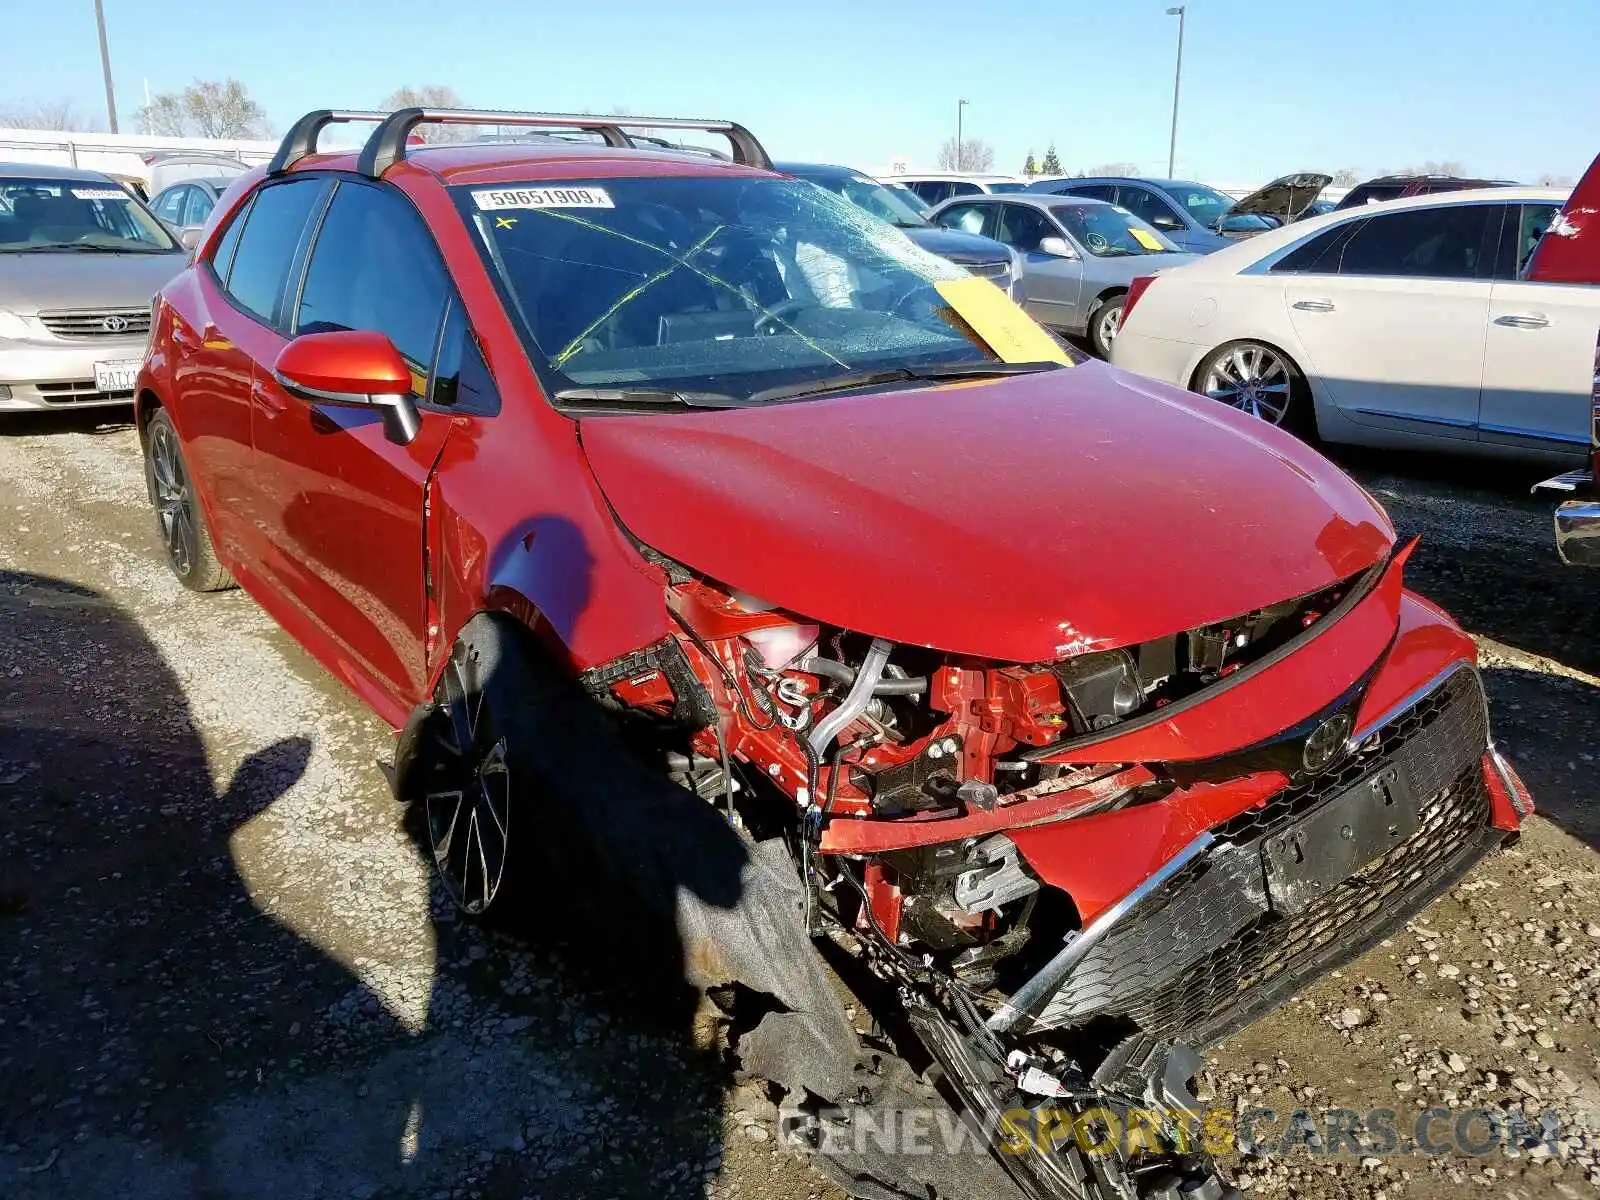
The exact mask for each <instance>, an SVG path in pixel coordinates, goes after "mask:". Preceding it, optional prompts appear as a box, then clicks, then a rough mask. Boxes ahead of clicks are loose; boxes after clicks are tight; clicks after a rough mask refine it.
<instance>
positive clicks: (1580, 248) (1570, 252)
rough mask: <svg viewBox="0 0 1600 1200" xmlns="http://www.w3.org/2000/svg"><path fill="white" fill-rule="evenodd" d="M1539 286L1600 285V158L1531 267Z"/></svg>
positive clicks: (1536, 252)
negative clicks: (1566, 284) (1557, 284)
mask: <svg viewBox="0 0 1600 1200" xmlns="http://www.w3.org/2000/svg"><path fill="white" fill-rule="evenodd" d="M1528 278H1529V279H1530V280H1532V281H1534V282H1536V283H1589V284H1600V158H1596V159H1595V160H1594V162H1592V163H1590V164H1589V170H1588V171H1587V172H1586V173H1585V174H1584V177H1583V178H1582V179H1581V180H1579V182H1578V186H1577V187H1576V188H1574V189H1573V190H1572V195H1571V196H1569V197H1568V198H1567V203H1566V206H1565V207H1564V208H1563V209H1562V210H1561V215H1560V216H1559V217H1557V218H1556V219H1555V221H1553V222H1551V225H1550V228H1549V230H1547V231H1546V233H1545V235H1544V237H1543V238H1541V239H1540V240H1539V245H1538V246H1537V247H1536V248H1535V250H1534V252H1533V258H1532V259H1531V260H1530V261H1529V263H1528Z"/></svg>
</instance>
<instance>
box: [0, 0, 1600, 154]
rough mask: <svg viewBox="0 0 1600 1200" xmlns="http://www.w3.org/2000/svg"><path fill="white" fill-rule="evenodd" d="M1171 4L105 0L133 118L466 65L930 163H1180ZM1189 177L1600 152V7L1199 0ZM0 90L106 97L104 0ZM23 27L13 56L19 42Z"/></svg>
mask: <svg viewBox="0 0 1600 1200" xmlns="http://www.w3.org/2000/svg"><path fill="white" fill-rule="evenodd" d="M1169 3H1170V0H1051V2H1049V3H1045V2H1044V0H964V2H959V3H958V2H957V0H917V2H916V3H908V2H904V0H901V2H899V3H893V4H891V3H888V2H886V0H804V2H802V3H792V4H782V5H778V4H762V3H750V2H748V0H746V2H739V3H728V2H721V0H718V2H712V0H679V2H678V3H673V4H667V3H661V2H659V0H609V2H608V3H605V4H592V3H591V4H584V3H565V4H557V3H550V2H549V0H544V2H538V0H523V2H521V3H498V4H497V3H490V2H486V0H478V2H477V3H472V4H460V3H458V4H451V3H446V2H444V0H364V2H362V3H354V2H351V0H319V2H313V0H216V2H215V3H209V4H208V3H201V4H198V5H197V4H196V3H195V2H194V0H183V2H181V3H180V2H179V0H104V4H105V9H106V22H107V26H108V29H109V33H110V40H111V53H112V67H113V70H114V73H115V76H116V84H117V99H118V108H119V112H120V113H121V114H122V116H123V121H124V129H128V128H130V127H131V126H132V117H133V113H134V111H135V110H136V109H137V108H138V106H139V104H140V103H142V101H143V85H144V81H145V80H148V81H149V85H150V87H151V88H152V89H153V90H155V91H163V90H172V89H177V88H181V87H183V86H184V85H185V84H187V83H189V82H191V81H193V80H194V79H196V78H221V77H226V76H230V75H231V76H233V77H236V78H238V79H239V80H240V81H242V82H243V83H244V84H245V86H246V87H247V88H248V89H249V90H250V92H251V94H252V95H254V96H255V98H256V99H257V100H258V101H259V102H260V103H261V104H262V105H263V106H264V107H265V108H266V110H267V113H268V115H269V118H270V120H271V121H272V122H273V124H274V125H275V127H276V128H277V130H278V131H281V130H282V129H283V128H285V127H286V126H287V125H288V124H289V123H290V122H291V121H293V119H294V118H295V117H296V116H298V115H299V114H300V113H301V112H302V111H304V110H305V109H308V108H314V107H320V106H325V105H326V106H335V107H339V106H352V107H365V106H369V105H373V104H376V103H377V102H378V101H379V100H380V99H381V98H382V97H383V96H384V95H385V94H386V93H388V92H389V91H391V90H392V89H393V88H395V87H397V86H399V85H401V84H408V83H410V84H421V83H443V84H449V85H450V86H452V87H454V88H455V89H456V90H457V91H458V92H460V93H461V95H462V96H463V97H465V99H466V100H467V101H468V102H470V103H472V104H475V105H479V106H482V107H487V108H532V109H541V110H554V111H578V110H590V111H601V112H610V111H613V110H614V109H616V108H619V107H621V108H626V109H627V110H628V111H630V112H634V113H648V114H652V115H684V116H712V117H730V118H733V119H735V120H739V121H742V122H743V123H745V124H746V125H748V126H750V128H751V129H752V130H754V131H755V133H756V134H757V136H758V137H760V138H761V139H762V141H763V142H764V143H765V144H766V145H767V147H768V149H769V150H770V151H771V152H772V153H773V155H774V157H777V158H791V159H814V160H830V161H835V162H844V163H848V164H850V165H854V166H859V167H862V168H864V169H869V170H870V169H874V168H877V167H880V166H882V165H883V164H884V163H886V162H888V161H890V160H891V159H892V158H905V159H908V160H909V161H910V162H911V163H912V164H913V165H923V166H932V165H933V163H934V159H935V156H936V155H937V152H938V147H939V145H940V143H941V142H942V141H943V140H944V139H945V138H947V137H949V136H951V135H952V134H953V133H954V130H955V113H956V101H957V100H958V99H960V98H965V99H967V100H969V101H971V104H970V105H969V107H968V108H967V110H966V118H965V121H966V129H967V132H968V134H969V135H970V136H975V137H980V138H983V139H984V140H986V141H987V142H989V143H990V144H991V145H992V146H993V147H994V149H995V152H996V167H995V169H997V170H1004V171H1016V170H1018V169H1020V168H1021V166H1022V162H1023V159H1024V157H1025V156H1026V154H1027V153H1028V152H1029V151H1030V150H1032V151H1033V152H1034V153H1035V154H1039V155H1042V154H1043V151H1044V149H1045V147H1046V145H1047V144H1049V143H1050V142H1051V141H1054V142H1055V144H1056V147H1057V150H1058V152H1059V154H1060V155H1061V159H1062V162H1063V164H1064V165H1065V166H1066V168H1067V169H1068V170H1069V171H1071V170H1074V169H1079V168H1084V167H1090V166H1094V165H1096V164H1100V163H1105V162H1115V161H1126V162H1133V163H1137V164H1138V165H1139V166H1140V168H1141V169H1143V170H1145V171H1147V172H1155V171H1158V170H1163V169H1164V167H1165V162H1166V152H1167V134H1168V120H1169V117H1170V105H1171V88H1172V64H1173V56H1174V46H1175V40H1176V33H1177V19H1176V18H1175V17H1169V16H1166V15H1165V9H1166V8H1167V7H1168V6H1169ZM1188 8H1189V18H1188V24H1187V35H1186V42H1185V48H1184V88H1183V101H1182V107H1181V111H1180V116H1179V129H1178V173H1179V174H1181V175H1189V176H1192V177H1200V178H1205V179H1210V180H1213V181H1219V182H1243V183H1248V182H1259V181H1262V180H1265V179H1267V178H1270V177H1271V176H1273V175H1277V174H1282V173H1284V172H1286V171H1292V170H1302V169H1326V170H1329V171H1334V170H1337V169H1338V168H1341V167H1353V168H1355V169H1356V170H1357V171H1358V172H1360V173H1362V174H1364V175H1370V174H1376V173H1377V172H1379V171H1380V170H1384V169H1390V168H1395V167H1402V166H1408V165H1415V164H1420V163H1421V162H1423V161H1426V160H1434V161H1447V160H1450V161H1457V162H1460V163H1462V164H1463V165H1464V166H1465V167H1466V168H1467V169H1468V170H1469V171H1471V172H1473V173H1481V174H1485V175H1503V176H1508V177H1511V178H1517V179H1522V180H1526V181H1530V182H1531V181H1533V180H1535V179H1537V177H1538V176H1540V175H1542V174H1545V173H1551V174H1556V175H1572V176H1576V175H1579V174H1581V173H1582V171H1583V169H1584V168H1585V167H1586V166H1587V165H1588V163H1589V161H1590V160H1591V159H1592V158H1593V157H1594V156H1595V154H1596V153H1600V67H1597V63H1596V60H1595V49H1596V47H1600V3H1597V0H1540V2H1539V3H1537V4H1535V5H1532V6H1522V5H1511V4H1506V3H1504V2H1503V0H1323V2H1319V3H1314V4H1313V3H1305V2H1300V3H1296V2H1295V0H1289V2H1288V3H1282V4H1272V3H1263V2H1262V0H1189V4H1188ZM0 9H5V10H8V11H6V12H5V14H4V18H3V20H0V25H3V26H4V27H5V29H6V32H7V39H6V40H7V44H8V49H10V50H12V51H13V53H10V54H8V55H7V56H6V57H7V63H6V71H5V73H4V75H3V76H0V105H5V104H8V103H25V102H28V101H32V100H51V101H54V100H70V101H72V102H74V103H75V104H77V105H78V107H79V109H80V111H83V112H92V113H102V112H103V101H102V99H101V84H100V74H99V59H98V53H97V48H96V43H95V30H94V17H93V3H92V0H53V2H52V3H49V4H38V3H31V4H30V3H25V2H24V0H0ZM19 51H20V52H19Z"/></svg>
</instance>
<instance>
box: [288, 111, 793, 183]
mask: <svg viewBox="0 0 1600 1200" xmlns="http://www.w3.org/2000/svg"><path fill="white" fill-rule="evenodd" d="M319 115H323V114H318V113H308V114H307V115H306V116H304V117H301V118H300V120H299V121H298V122H297V123H296V124H295V128H294V129H293V130H290V132H289V137H286V138H284V148H287V147H288V145H289V140H290V138H292V137H294V135H295V132H296V131H297V130H299V129H300V127H301V126H302V125H304V124H306V123H307V122H308V121H310V120H311V119H312V118H313V117H316V116H319ZM341 118H342V119H346V120H371V119H372V116H371V114H362V115H360V116H359V117H357V116H349V115H347V114H326V115H325V119H324V120H323V121H322V122H321V124H318V125H316V126H315V127H314V129H313V136H312V145H313V146H314V145H315V144H316V139H315V130H320V129H321V128H322V125H323V124H326V123H327V121H328V120H338V119H341ZM380 119H381V120H382V122H383V123H382V124H381V125H379V126H378V128H377V129H376V130H374V131H373V133H372V136H371V137H369V138H368V139H367V144H366V145H365V146H363V147H362V149H361V157H360V159H359V160H358V161H357V166H356V169H357V170H359V171H360V172H361V173H362V174H364V175H370V176H372V177H373V178H374V179H377V178H381V177H382V175H383V173H384V172H385V171H387V170H388V169H389V168H390V167H392V166H394V164H395V163H397V162H399V161H400V160H401V159H403V158H405V156H406V140H407V138H408V137H409V136H410V134H411V131H412V130H413V129H415V128H416V127H417V126H418V125H422V124H433V125H528V126H535V127H543V128H553V129H584V130H589V131H591V132H594V133H598V134H599V135H600V136H601V137H602V138H603V139H605V143H606V145H608V146H613V147H615V148H617V149H619V150H627V149H632V148H633V146H634V144H633V141H632V139H630V138H629V137H628V135H627V134H626V133H625V132H624V131H623V127H624V126H626V127H627V128H629V129H698V130H702V131H704V132H706V133H720V134H722V135H723V136H724V137H725V138H727V139H728V141H729V143H731V144H732V146H733V161H734V162H736V163H742V164H743V165H745V166H748V167H759V168H761V169H762V170H767V171H770V170H771V169H772V159H770V158H768V157H767V152H766V150H764V149H763V148H762V146H761V143H760V142H758V141H756V139H755V135H754V134H752V133H751V132H750V131H749V130H748V129H746V128H745V127H744V126H743V125H739V124H736V123H734V122H733V121H697V120H690V119H688V118H685V117H634V116H627V117H596V116H590V115H587V114H584V113H525V112H497V111H495V110H493V109H474V108H401V109H397V110H395V111H394V112H392V113H389V114H388V115H387V116H382V117H380ZM283 153H284V149H282V148H280V149H279V151H278V154H279V156H280V157H282V155H283ZM307 153H309V151H307ZM290 161H293V160H292V159H291V160H290ZM273 162H274V164H276V162H277V159H274V160H273Z"/></svg>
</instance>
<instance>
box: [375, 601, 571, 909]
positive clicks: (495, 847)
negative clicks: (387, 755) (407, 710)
mask: <svg viewBox="0 0 1600 1200" xmlns="http://www.w3.org/2000/svg"><path fill="white" fill-rule="evenodd" d="M518 632H519V631H517V630H515V629H513V628H511V623H510V622H509V621H508V620H506V619H504V618H501V617H496V616H491V615H489V614H486V613H485V614H479V615H478V616H476V617H474V618H473V619H472V620H471V621H469V622H467V624H466V625H465V626H464V627H463V628H462V630H461V633H460V636H459V637H457V639H456V642H455V644H454V645H453V646H452V647H451V649H450V658H449V661H447V662H446V663H445V667H444V671H443V673H442V675H441V676H440V679H439V684H438V687H437V688H436V689H435V691H434V697H433V703H432V705H431V707H430V708H429V709H427V710H426V711H424V712H423V713H421V714H419V718H418V719H417V720H415V721H414V722H413V724H412V725H411V726H408V728H407V730H406V732H405V733H404V734H402V742H410V746H409V747H408V748H407V749H408V755H407V757H408V759H409V766H408V769H407V770H406V772H405V778H404V780H403V782H402V788H401V799H403V800H406V801H408V802H410V803H412V804H413V805H415V806H416V815H417V816H418V817H419V818H420V826H421V832H422V833H423V834H424V836H425V837H426V841H427V848H428V854H429V857H430V858H431V859H432V860H433V865H434V869H435V870H436V872H437V873H438V875H439V880H440V882H441V883H442V884H443V885H444V890H445V893H446V894H447V895H448V896H449V897H450V899H451V901H452V902H453V903H454V904H455V906H456V907H457V908H458V909H460V910H461V912H463V913H465V914H467V915H468V916H472V917H480V916H483V915H484V913H485V912H487V911H488V909H489V908H490V906H491V905H494V904H495V903H496V901H497V900H498V901H499V902H500V903H499V905H498V909H499V910H504V909H505V908H506V907H507V905H506V900H505V897H506V896H507V895H508V894H509V893H511V892H512V891H514V890H515V882H516V879H517V876H518V874H519V872H521V871H522V870H523V869H524V868H525V866H526V863H525V861H524V860H525V859H526V858H527V855H525V854H520V853H515V852H514V851H515V848H516V846H517V843H516V842H515V841H513V831H514V826H520V827H522V828H523V829H525V830H526V831H527V833H528V834H531V833H532V832H533V831H534V829H535V828H536V827H537V826H536V822H535V821H534V820H533V819H532V818H531V814H530V813H529V812H528V808H527V801H528V799H529V796H530V792H531V791H532V790H533V771H532V769H531V766H530V763H529V761H528V757H529V756H528V753H527V751H528V748H529V746H530V745H531V744H532V743H533V741H534V739H536V738H538V737H539V736H540V729H539V727H538V726H539V722H538V721H537V720H536V715H535V714H536V710H535V706H534V704H532V703H530V699H531V698H532V697H535V696H538V695H540V694H541V693H542V692H543V690H544V689H543V688H542V687H541V686H540V684H541V683H542V680H540V679H539V678H537V677H536V676H535V674H534V672H535V670H536V668H535V666H534V664H533V661H532V656H531V655H530V653H529V651H528V647H527V646H526V645H525V639H524V638H522V637H520V636H518ZM514 809H515V810H517V811H516V812H515V813H513V810H514ZM514 818H515V819H514ZM524 836H526V835H524Z"/></svg>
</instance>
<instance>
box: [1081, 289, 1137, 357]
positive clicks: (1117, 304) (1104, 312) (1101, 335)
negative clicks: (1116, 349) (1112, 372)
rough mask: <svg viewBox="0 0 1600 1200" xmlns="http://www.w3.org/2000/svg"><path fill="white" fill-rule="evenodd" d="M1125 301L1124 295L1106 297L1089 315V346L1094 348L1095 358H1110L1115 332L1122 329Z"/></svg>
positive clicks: (1115, 338) (1126, 299)
mask: <svg viewBox="0 0 1600 1200" xmlns="http://www.w3.org/2000/svg"><path fill="white" fill-rule="evenodd" d="M1127 301H1128V297H1127V294H1126V293H1124V294H1122V295H1117V296H1108V297H1106V299H1104V300H1102V301H1100V303H1099V304H1097V305H1096V306H1095V310H1094V312H1092V313H1090V314H1089V345H1091V346H1093V347H1094V352H1095V354H1096V356H1098V357H1100V358H1103V359H1107V360H1109V359H1110V358H1111V343H1112V342H1114V341H1116V340H1117V331H1118V330H1119V329H1121V328H1122V306H1123V305H1124V304H1126V303H1127Z"/></svg>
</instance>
